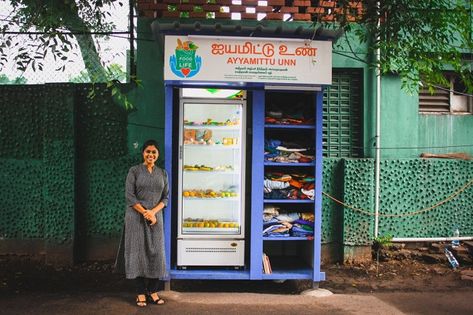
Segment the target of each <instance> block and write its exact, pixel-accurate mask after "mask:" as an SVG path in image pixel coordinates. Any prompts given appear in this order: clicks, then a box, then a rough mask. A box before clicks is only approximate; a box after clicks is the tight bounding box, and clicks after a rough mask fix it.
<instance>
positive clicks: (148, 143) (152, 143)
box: [141, 139, 159, 153]
mask: <svg viewBox="0 0 473 315" xmlns="http://www.w3.org/2000/svg"><path fill="white" fill-rule="evenodd" d="M150 145H154V146H155V147H156V149H158V152H159V146H158V141H156V140H153V139H150V140H146V141H145V143H143V146H142V147H141V153H143V152H145V149H146V148H147V147H149V146H150Z"/></svg>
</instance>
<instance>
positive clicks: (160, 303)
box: [148, 292, 164, 305]
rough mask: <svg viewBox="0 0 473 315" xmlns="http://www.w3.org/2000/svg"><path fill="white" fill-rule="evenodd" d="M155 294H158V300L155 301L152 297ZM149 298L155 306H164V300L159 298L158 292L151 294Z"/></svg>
mask: <svg viewBox="0 0 473 315" xmlns="http://www.w3.org/2000/svg"><path fill="white" fill-rule="evenodd" d="M153 294H156V299H154V298H153V297H152V295H153ZM148 296H149V298H150V300H151V302H153V304H156V305H163V304H164V300H163V299H161V298H160V297H159V295H158V292H153V293H151V294H149V295H148Z"/></svg>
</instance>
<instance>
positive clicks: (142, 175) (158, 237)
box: [117, 164, 169, 279]
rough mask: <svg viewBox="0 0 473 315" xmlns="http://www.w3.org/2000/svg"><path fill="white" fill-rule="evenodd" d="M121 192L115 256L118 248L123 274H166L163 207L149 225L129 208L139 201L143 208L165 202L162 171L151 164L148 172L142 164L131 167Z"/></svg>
mask: <svg viewBox="0 0 473 315" xmlns="http://www.w3.org/2000/svg"><path fill="white" fill-rule="evenodd" d="M125 195H126V204H127V208H126V213H125V229H124V237H122V242H121V244H120V251H119V256H120V252H122V253H123V256H124V268H125V270H124V271H125V274H126V278H127V279H134V278H136V277H145V278H163V277H164V276H165V275H166V264H165V252H164V230H163V210H164V209H163V210H161V211H159V212H158V213H157V214H156V224H154V225H150V224H149V221H147V220H146V219H145V218H144V217H143V215H141V214H140V213H139V212H137V211H136V210H135V209H133V205H135V204H137V203H140V204H141V205H142V206H143V207H144V208H146V209H152V208H153V207H155V206H156V205H157V204H158V203H159V202H163V203H164V206H167V204H168V198H169V196H168V195H169V189H168V177H167V173H166V171H165V170H163V169H161V168H159V167H156V166H155V167H153V171H152V172H151V173H150V172H149V171H148V170H147V167H146V166H145V165H144V164H140V165H136V166H133V167H131V168H130V171H129V172H128V176H127V178H126V187H125ZM119 259H120V257H118V259H117V264H119V262H118V260H119Z"/></svg>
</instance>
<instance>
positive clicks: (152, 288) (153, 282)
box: [148, 278, 159, 293]
mask: <svg viewBox="0 0 473 315" xmlns="http://www.w3.org/2000/svg"><path fill="white" fill-rule="evenodd" d="M158 285H159V279H151V278H148V292H149V293H154V292H158V289H159V288H158Z"/></svg>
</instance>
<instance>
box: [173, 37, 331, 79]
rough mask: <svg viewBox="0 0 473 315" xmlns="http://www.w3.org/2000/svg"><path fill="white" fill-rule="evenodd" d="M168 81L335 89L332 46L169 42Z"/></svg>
mask: <svg viewBox="0 0 473 315" xmlns="http://www.w3.org/2000/svg"><path fill="white" fill-rule="evenodd" d="M164 58H165V59H164V79H165V80H182V81H211V82H217V81H218V82H262V83H281V84H288V83H289V84H310V85H322V84H327V85H330V84H332V42H330V41H312V40H303V39H274V38H251V37H217V36H215V37H213V36H166V39H165V55H164Z"/></svg>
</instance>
